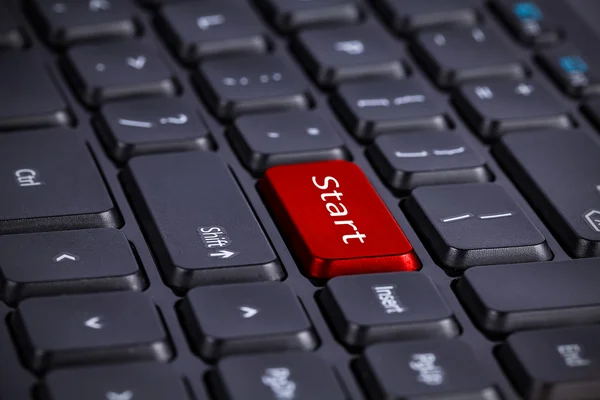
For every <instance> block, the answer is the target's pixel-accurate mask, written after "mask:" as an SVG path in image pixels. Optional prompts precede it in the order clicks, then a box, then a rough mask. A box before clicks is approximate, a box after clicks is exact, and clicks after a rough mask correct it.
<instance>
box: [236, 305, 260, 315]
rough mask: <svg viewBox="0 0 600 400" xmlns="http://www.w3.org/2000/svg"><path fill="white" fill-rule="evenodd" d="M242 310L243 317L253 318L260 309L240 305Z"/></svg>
mask: <svg viewBox="0 0 600 400" xmlns="http://www.w3.org/2000/svg"><path fill="white" fill-rule="evenodd" d="M240 311H241V312H243V314H242V317H244V318H252V317H254V316H255V315H256V314H258V310H257V309H256V308H252V307H246V306H244V307H240Z"/></svg>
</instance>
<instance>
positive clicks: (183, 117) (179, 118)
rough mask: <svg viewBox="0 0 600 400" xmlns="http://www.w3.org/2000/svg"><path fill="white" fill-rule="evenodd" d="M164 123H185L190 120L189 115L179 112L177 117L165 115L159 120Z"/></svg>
mask: <svg viewBox="0 0 600 400" xmlns="http://www.w3.org/2000/svg"><path fill="white" fill-rule="evenodd" d="M158 122H160V123H161V124H163V125H167V124H172V125H183V124H185V123H187V122H188V116H187V115H185V114H178V115H177V116H176V117H165V118H161V119H159V120H158Z"/></svg>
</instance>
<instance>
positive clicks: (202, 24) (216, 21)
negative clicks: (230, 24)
mask: <svg viewBox="0 0 600 400" xmlns="http://www.w3.org/2000/svg"><path fill="white" fill-rule="evenodd" d="M224 23H225V17H224V16H223V15H221V14H217V15H205V16H203V17H199V18H198V19H197V20H196V24H197V25H198V28H200V29H201V30H203V31H206V30H208V29H210V28H211V27H213V26H217V25H223V24H224Z"/></svg>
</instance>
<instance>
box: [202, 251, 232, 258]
mask: <svg viewBox="0 0 600 400" xmlns="http://www.w3.org/2000/svg"><path fill="white" fill-rule="evenodd" d="M237 254H238V253H236V252H235V251H229V250H219V251H217V252H216V253H210V254H209V256H210V257H218V258H223V259H224V258H231V257H233V256H235V255H237Z"/></svg>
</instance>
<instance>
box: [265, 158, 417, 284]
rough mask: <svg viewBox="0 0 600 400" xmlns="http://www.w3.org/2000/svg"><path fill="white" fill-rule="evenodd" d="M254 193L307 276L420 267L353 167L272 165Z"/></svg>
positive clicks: (346, 164)
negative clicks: (274, 221)
mask: <svg viewBox="0 0 600 400" xmlns="http://www.w3.org/2000/svg"><path fill="white" fill-rule="evenodd" d="M259 190H260V192H261V194H262V195H263V198H264V200H265V202H266V203H267V206H268V207H269V208H270V210H271V213H272V215H273V217H274V218H275V220H276V221H277V222H278V224H279V228H280V230H281V233H282V234H284V235H285V236H286V238H287V241H288V244H289V245H290V246H291V247H292V249H293V251H294V252H295V253H296V257H297V260H298V261H299V264H300V265H301V267H302V269H303V272H304V273H305V274H306V275H308V276H309V277H312V278H320V279H326V278H333V277H334V276H338V275H351V274H364V273H375V272H391V271H414V270H417V269H419V267H420V265H419V260H418V259H417V256H416V255H415V252H414V250H413V248H412V246H411V244H410V243H409V241H408V239H406V236H404V233H403V232H402V230H401V229H400V227H399V226H398V224H397V223H396V221H395V219H394V217H393V216H392V215H391V214H390V212H389V210H388V209H387V207H386V206H385V204H384V203H383V202H382V201H381V199H380V198H379V195H378V194H377V192H375V190H374V189H373V187H372V186H371V183H370V182H369V180H368V179H367V177H366V176H365V175H364V173H363V172H362V171H361V170H360V168H359V167H358V166H356V165H355V164H352V163H350V162H348V161H324V162H318V163H311V164H298V165H285V166H278V167H274V168H271V169H269V170H267V172H266V174H265V176H264V177H263V178H262V179H261V180H260V181H259Z"/></svg>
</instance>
